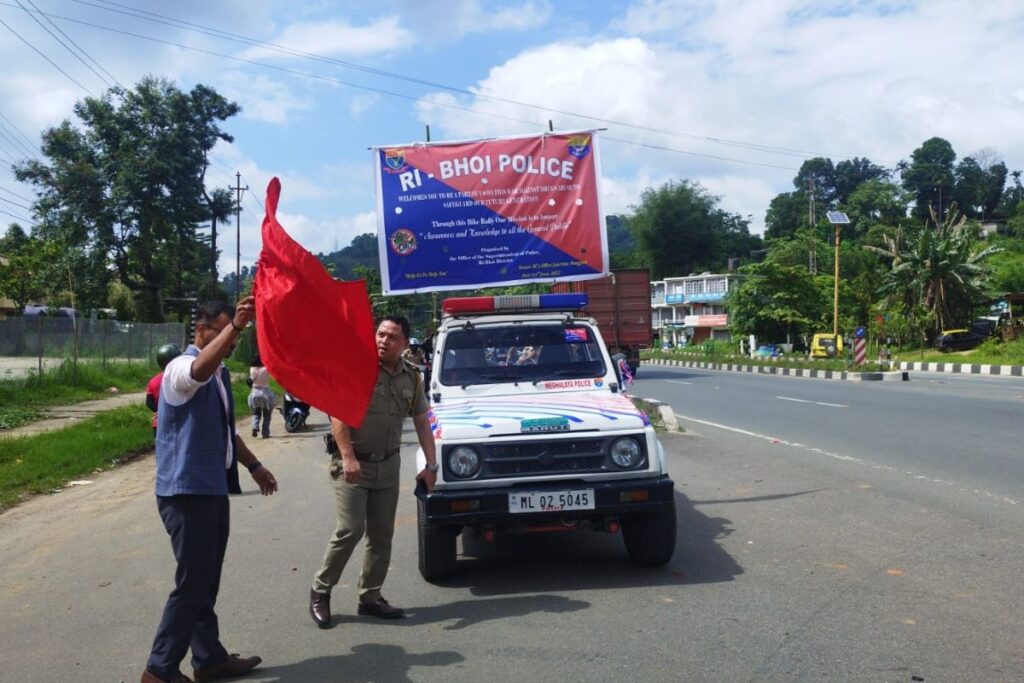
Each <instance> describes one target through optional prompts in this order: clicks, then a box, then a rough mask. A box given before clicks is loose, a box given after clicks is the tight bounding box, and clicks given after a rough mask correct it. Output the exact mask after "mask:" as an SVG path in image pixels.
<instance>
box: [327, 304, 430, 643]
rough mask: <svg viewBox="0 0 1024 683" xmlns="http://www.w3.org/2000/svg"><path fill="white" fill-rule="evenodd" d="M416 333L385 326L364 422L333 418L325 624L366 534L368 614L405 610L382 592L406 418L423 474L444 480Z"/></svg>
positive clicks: (363, 605)
mask: <svg viewBox="0 0 1024 683" xmlns="http://www.w3.org/2000/svg"><path fill="white" fill-rule="evenodd" d="M408 340H409V321H408V320H406V319H405V317H403V316H398V315H394V316H387V317H385V318H384V319H383V320H381V322H380V324H379V325H378V326H377V333H376V343H377V359H378V363H379V367H378V370H377V385H376V387H375V388H374V391H373V396H372V398H371V399H370V405H369V407H368V409H367V411H366V416H365V417H364V418H363V423H362V424H361V425H360V426H359V428H358V429H355V428H352V427H350V426H349V425H347V424H345V423H344V422H342V421H341V420H339V419H337V418H334V417H332V418H331V432H332V434H333V436H334V440H335V442H336V443H337V453H335V454H334V456H335V459H334V460H332V462H331V468H330V472H331V478H332V479H333V485H334V495H335V500H336V502H337V516H338V525H337V528H336V529H335V531H334V533H333V534H332V536H331V538H330V540H329V541H328V543H327V549H326V550H325V552H324V558H323V561H322V562H321V566H320V569H319V571H317V573H316V576H315V577H314V578H313V585H312V587H311V589H310V591H309V612H310V615H311V616H312V617H313V621H314V622H316V624H317V626H319V627H320V628H327V626H329V625H330V623H331V602H330V600H331V589H333V588H334V586H335V585H336V584H337V583H338V581H339V580H340V578H341V573H342V571H343V570H344V569H345V565H346V564H347V563H348V561H349V558H350V557H351V556H352V551H353V550H354V549H355V546H356V544H357V543H358V542H359V539H360V538H362V537H363V534H364V533H365V535H366V556H365V559H364V561H363V569H362V572H361V573H360V575H359V584H358V592H359V607H358V610H357V611H358V613H359V614H360V615H362V616H373V617H378V618H381V619H398V618H401V617H402V616H403V615H404V613H403V611H402V610H401V609H400V608H398V607H394V606H393V605H391V604H389V603H388V601H387V600H385V599H384V597H383V596H382V595H381V588H382V586H383V585H384V579H385V578H386V577H387V573H388V566H389V565H390V563H391V539H392V536H393V535H394V532H395V511H396V509H397V507H398V492H399V471H400V468H401V460H400V455H399V451H400V450H401V445H402V423H403V422H404V421H405V418H406V417H410V416H411V417H412V419H413V423H414V424H415V426H416V436H417V437H418V439H419V443H420V446H421V447H422V448H423V454H424V456H425V457H426V461H427V467H426V468H425V469H424V470H423V471H421V472H420V473H419V474H417V475H416V479H418V480H422V481H423V483H424V485H425V486H426V487H427V490H428V491H429V490H433V488H434V482H435V481H436V480H437V471H438V464H437V456H436V452H435V449H434V436H433V433H432V432H431V429H430V422H429V421H428V420H427V400H426V396H424V393H423V386H422V380H421V379H420V376H419V371H418V370H417V369H416V368H415V367H414V366H412V365H410V364H409V363H406V362H405V361H404V360H402V352H403V351H404V350H405V347H406V345H407V344H408Z"/></svg>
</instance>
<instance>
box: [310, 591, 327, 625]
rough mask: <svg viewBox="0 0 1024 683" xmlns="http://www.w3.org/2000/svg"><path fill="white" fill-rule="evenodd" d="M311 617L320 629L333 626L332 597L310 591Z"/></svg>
mask: <svg viewBox="0 0 1024 683" xmlns="http://www.w3.org/2000/svg"><path fill="white" fill-rule="evenodd" d="M309 615H310V616H311V617H313V621H315V622H316V625H317V626H319V627H320V628H327V627H328V626H330V625H331V596H330V594H328V593H317V592H316V591H315V590H313V589H310V591H309Z"/></svg>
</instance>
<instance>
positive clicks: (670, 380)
mask: <svg viewBox="0 0 1024 683" xmlns="http://www.w3.org/2000/svg"><path fill="white" fill-rule="evenodd" d="M665 381H666V382H668V383H669V384H693V382H684V381H683V380H681V379H667V380H665Z"/></svg>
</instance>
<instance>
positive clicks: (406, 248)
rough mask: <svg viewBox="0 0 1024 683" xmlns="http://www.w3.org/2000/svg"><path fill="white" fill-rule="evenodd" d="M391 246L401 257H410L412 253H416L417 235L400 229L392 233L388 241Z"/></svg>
mask: <svg viewBox="0 0 1024 683" xmlns="http://www.w3.org/2000/svg"><path fill="white" fill-rule="evenodd" d="M388 242H389V243H390V244H391V251H393V252H395V253H396V254H398V255H399V256H408V255H409V254H411V253H412V252H414V251H416V247H417V244H416V235H414V234H413V232H412V230H409V229H408V228H399V229H398V230H395V231H394V232H393V233H391V237H390V238H389V239H388Z"/></svg>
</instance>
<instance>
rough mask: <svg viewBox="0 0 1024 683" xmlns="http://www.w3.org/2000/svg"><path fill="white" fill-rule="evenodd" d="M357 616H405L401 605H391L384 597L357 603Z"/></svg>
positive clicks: (390, 617) (397, 617)
mask: <svg viewBox="0 0 1024 683" xmlns="http://www.w3.org/2000/svg"><path fill="white" fill-rule="evenodd" d="M359 616H361V617H377V618H378V619H401V618H402V617H404V616H405V610H403V609H402V608H401V607H393V606H392V605H389V604H388V601H387V600H385V599H384V598H377V600H376V601H375V602H361V603H359Z"/></svg>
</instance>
